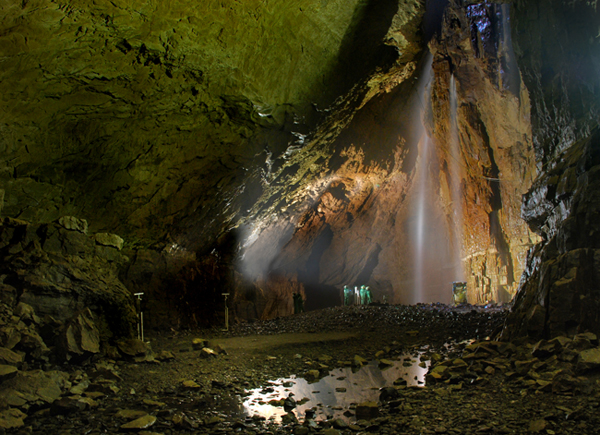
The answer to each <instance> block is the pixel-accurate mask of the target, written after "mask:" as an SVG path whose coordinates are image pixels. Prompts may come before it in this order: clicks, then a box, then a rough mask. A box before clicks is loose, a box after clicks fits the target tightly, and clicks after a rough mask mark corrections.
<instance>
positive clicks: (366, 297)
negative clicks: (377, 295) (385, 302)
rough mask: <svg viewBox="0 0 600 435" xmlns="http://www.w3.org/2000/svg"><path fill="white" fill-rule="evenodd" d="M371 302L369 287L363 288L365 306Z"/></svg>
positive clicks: (371, 296)
mask: <svg viewBox="0 0 600 435" xmlns="http://www.w3.org/2000/svg"><path fill="white" fill-rule="evenodd" d="M372 302H373V295H372V294H371V289H370V288H369V286H366V287H365V301H364V303H365V305H369V304H370V303H372Z"/></svg>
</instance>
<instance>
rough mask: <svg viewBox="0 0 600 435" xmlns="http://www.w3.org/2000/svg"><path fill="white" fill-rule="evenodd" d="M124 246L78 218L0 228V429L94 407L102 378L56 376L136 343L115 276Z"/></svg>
mask: <svg viewBox="0 0 600 435" xmlns="http://www.w3.org/2000/svg"><path fill="white" fill-rule="evenodd" d="M122 246H123V240H122V239H120V238H119V237H118V236H116V235H112V234H95V235H88V234H87V222H86V221H84V220H80V219H76V218H73V217H63V218H61V219H59V220H58V221H56V222H53V223H50V224H37V225H33V224H30V223H27V222H24V221H20V220H16V219H10V218H5V219H3V220H2V221H1V222H0V264H1V266H0V428H12V427H18V426H21V425H22V424H23V418H24V417H25V416H26V415H29V414H31V413H33V412H38V411H39V410H45V411H44V412H53V413H64V412H68V410H70V409H85V408H87V407H92V406H94V399H95V398H96V397H97V394H96V393H97V392H98V391H93V392H94V394H90V395H87V396H83V395H82V394H83V392H84V391H85V390H86V389H88V387H90V386H92V385H93V384H94V383H96V384H98V383H99V382H100V384H102V383H103V381H102V377H96V378H94V379H93V382H92V380H88V379H87V375H86V374H85V373H82V372H75V373H71V374H68V373H66V372H64V371H61V370H59V369H57V368H58V367H61V366H60V365H61V364H63V363H64V362H67V361H68V362H77V363H80V364H89V363H93V361H94V360H95V359H97V356H98V355H100V354H105V355H107V354H110V356H113V357H115V356H118V355H119V351H117V350H116V348H115V347H112V346H111V344H110V343H111V342H116V341H118V339H119V338H122V337H131V336H132V335H133V331H134V330H135V326H136V312H135V306H134V303H133V298H132V296H131V295H130V293H129V292H128V291H127V289H126V288H125V287H124V286H123V284H122V283H121V282H120V281H119V279H118V276H117V269H118V265H120V264H122V263H123V262H124V261H126V257H124V256H123V255H122V254H121V253H120V250H121V248H122ZM125 348H126V349H128V347H127V346H126V347H125ZM121 352H123V351H122V350H121ZM143 353H144V357H146V355H145V354H146V353H148V351H147V350H146V349H145V350H144V352H143ZM124 354H127V352H125V353H124ZM65 395H66V396H65Z"/></svg>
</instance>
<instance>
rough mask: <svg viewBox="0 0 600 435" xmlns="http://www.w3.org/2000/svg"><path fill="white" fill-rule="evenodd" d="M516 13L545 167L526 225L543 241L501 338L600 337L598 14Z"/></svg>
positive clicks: (551, 9) (560, 10)
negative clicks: (599, 334)
mask: <svg viewBox="0 0 600 435" xmlns="http://www.w3.org/2000/svg"><path fill="white" fill-rule="evenodd" d="M514 11H515V15H514V16H515V19H514V24H515V27H514V29H515V31H514V36H515V41H516V47H517V49H516V52H517V55H518V57H519V65H520V67H521V70H522V72H523V79H524V81H525V83H526V85H527V88H528V89H529V91H530V94H531V96H532V126H533V132H534V145H535V150H536V156H537V160H538V165H539V166H540V167H541V171H540V174H539V176H538V178H537V179H536V180H535V182H534V183H533V186H532V188H531V189H530V190H529V192H528V193H527V194H526V195H525V197H524V202H523V217H524V218H525V219H526V221H527V222H528V224H529V225H530V227H531V228H532V229H533V230H534V231H536V232H537V233H538V234H539V235H540V236H541V237H542V239H543V241H542V243H541V244H540V245H538V246H537V247H536V248H535V249H534V250H532V252H531V253H530V255H529V258H528V263H527V268H526V273H525V274H524V275H523V279H522V282H521V285H520V289H519V293H518V295H517V298H516V300H515V304H514V308H513V310H512V313H511V315H510V316H509V318H508V320H507V323H506V327H505V330H504V335H505V336H506V337H515V336H519V335H530V336H533V337H540V336H548V337H552V336H557V335H561V334H573V333H574V332H577V331H586V330H590V331H595V332H598V331H599V323H598V300H599V299H598V298H599V297H600V294H599V291H600V284H599V282H598V273H599V271H600V268H599V264H598V260H597V258H598V248H599V247H600V245H599V242H598V239H597V222H596V218H594V217H593V216H596V215H597V209H598V204H597V198H598V183H597V182H596V179H597V178H598V177H597V174H598V169H599V168H598V149H599V147H600V141H599V135H598V124H599V122H600V116H599V113H600V100H599V98H598V95H599V91H600V78H599V77H598V74H597V73H596V72H597V66H598V65H600V55H599V54H598V53H599V50H598V48H600V37H599V36H598V22H600V10H599V9H598V5H597V2H583V1H573V2H557V1H551V2H538V1H534V2H520V1H517V2H515V4H514Z"/></svg>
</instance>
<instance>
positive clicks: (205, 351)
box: [198, 347, 217, 358]
mask: <svg viewBox="0 0 600 435" xmlns="http://www.w3.org/2000/svg"><path fill="white" fill-rule="evenodd" d="M198 356H199V357H200V358H216V357H217V352H215V351H214V350H212V349H210V348H208V347H203V348H202V349H201V350H200V353H199V354H198Z"/></svg>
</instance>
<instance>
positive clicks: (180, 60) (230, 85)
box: [0, 0, 424, 249]
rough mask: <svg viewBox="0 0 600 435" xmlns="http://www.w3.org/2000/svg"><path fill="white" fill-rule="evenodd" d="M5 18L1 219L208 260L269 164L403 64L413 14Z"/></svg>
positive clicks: (412, 6)
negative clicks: (203, 255) (340, 101)
mask: <svg viewBox="0 0 600 435" xmlns="http://www.w3.org/2000/svg"><path fill="white" fill-rule="evenodd" d="M0 8H1V15H2V18H1V19H0V20H1V21H0V27H1V28H2V32H1V33H0V51H1V52H2V61H1V62H2V67H1V69H0V93H1V95H2V100H3V104H2V105H1V107H0V110H1V117H0V119H1V120H2V122H1V125H0V129H1V130H2V134H1V136H2V142H1V144H0V150H1V155H2V161H1V163H0V167H1V172H0V177H1V178H0V179H1V182H2V186H3V187H2V188H3V190H4V205H3V211H2V213H3V214H4V215H8V216H12V217H17V218H21V219H25V220H30V221H42V222H43V221H52V220H54V219H57V218H58V217H60V216H63V215H73V216H78V217H81V218H84V219H86V220H88V221H89V223H90V228H91V229H93V230H106V231H112V232H116V233H119V234H122V235H123V236H124V237H125V238H126V240H127V241H128V243H129V246H130V247H135V246H159V245H161V244H162V245H164V244H167V243H177V244H182V245H186V247H187V248H189V249H206V248H207V246H209V245H210V244H211V243H213V242H214V240H215V238H216V235H218V234H220V233H221V232H222V231H223V230H224V229H226V228H227V227H228V226H231V224H232V222H234V221H235V219H237V218H238V217H239V215H240V213H244V209H248V208H250V207H249V206H250V205H251V204H252V202H253V201H254V200H255V199H256V198H258V197H259V196H260V194H261V193H262V184H263V181H262V178H263V174H264V172H265V171H268V170H269V168H270V165H271V162H272V161H276V160H278V159H279V160H281V158H283V157H284V154H285V153H286V151H288V148H289V147H290V146H293V145H294V144H296V145H301V141H302V137H304V135H306V134H307V133H308V132H309V131H310V130H311V129H312V128H313V127H314V126H315V125H316V123H317V122H318V121H319V120H321V119H322V118H323V116H324V114H326V109H327V108H329V107H330V106H331V104H332V103H333V102H334V101H335V100H336V99H337V98H338V97H340V96H341V95H343V94H345V93H346V92H348V91H349V90H350V88H351V87H352V86H353V85H354V84H355V83H356V82H357V81H358V80H359V79H360V78H361V77H363V76H365V75H368V73H371V72H372V71H374V70H375V69H376V68H377V67H378V68H384V69H389V68H401V67H402V65H405V64H407V63H410V62H411V61H412V60H413V58H414V56H415V55H416V54H417V53H418V52H419V51H420V50H421V47H420V46H419V44H418V43H419V31H418V29H419V26H420V22H421V17H422V14H423V9H424V8H423V4H422V3H421V2H419V1H416V0H406V1H404V0H403V1H399V2H398V1H389V0H388V1H384V2H378V5H377V6H375V5H374V4H373V2H367V1H364V0H352V1H349V2H348V1H341V0H338V1H336V0H331V1H324V0H308V1H307V0H304V1H300V2H293V3H290V2H286V1H281V0H279V1H278V0H270V1H248V2H238V1H229V0H226V1H206V2H200V3H198V2H189V1H172V2H154V1H134V2H124V1H123V2H121V1H76V0H75V1H44V0H41V1H26V2H21V1H4V2H2V4H1V5H0ZM399 52H400V55H399V54H398V53H399ZM399 59H400V60H399ZM372 86H375V85H372Z"/></svg>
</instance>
